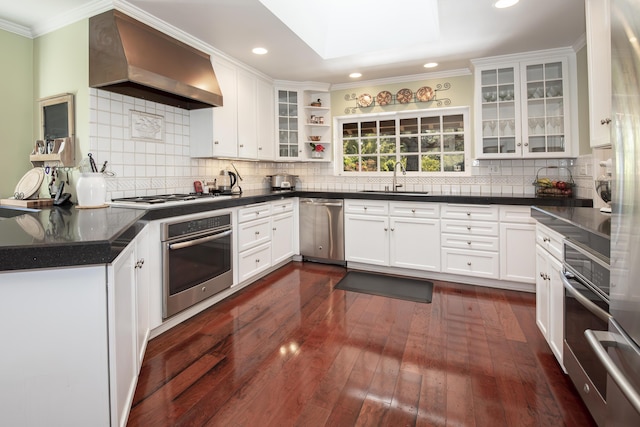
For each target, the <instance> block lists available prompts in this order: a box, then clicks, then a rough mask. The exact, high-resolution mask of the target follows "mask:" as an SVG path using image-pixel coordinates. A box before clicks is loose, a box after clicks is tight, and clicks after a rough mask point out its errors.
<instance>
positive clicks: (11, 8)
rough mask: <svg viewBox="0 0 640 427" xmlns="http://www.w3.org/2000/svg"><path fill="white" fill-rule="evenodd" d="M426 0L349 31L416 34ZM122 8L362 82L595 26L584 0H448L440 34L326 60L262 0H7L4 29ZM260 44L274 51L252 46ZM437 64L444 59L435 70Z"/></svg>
mask: <svg viewBox="0 0 640 427" xmlns="http://www.w3.org/2000/svg"><path fill="white" fill-rule="evenodd" d="M291 1H292V2H299V1H300V0H291ZM344 1H356V0H344ZM359 1H362V0H359ZM420 1H421V0H396V1H388V0H367V1H366V2H363V4H364V3H366V4H367V5H368V6H369V7H371V8H375V7H378V8H381V9H383V8H389V7H400V6H402V8H403V9H404V10H403V11H402V13H400V14H398V13H397V12H396V13H394V14H386V15H385V16H395V18H394V19H390V18H389V19H387V18H382V19H379V20H378V21H374V20H372V19H361V17H360V15H359V14H355V15H354V16H353V17H351V18H350V19H349V22H350V25H352V28H351V35H350V36H348V37H362V38H367V37H370V36H372V35H374V34H375V35H379V34H380V33H381V32H382V33H386V34H389V35H390V36H391V35H397V34H402V33H411V31H409V29H415V26H420V25H426V24H428V23H429V22H430V19H429V17H426V16H419V15H416V14H415V13H414V12H413V11H414V8H412V7H411V5H412V3H413V4H417V3H418V2H420ZM114 6H115V7H116V8H121V9H122V7H124V8H125V9H127V10H139V11H141V13H142V14H149V15H152V16H153V17H155V18H157V19H159V20H161V21H164V22H166V23H168V24H170V25H172V26H174V27H176V28H178V29H180V30H182V31H184V32H186V33H189V34H190V35H191V36H193V37H195V38H197V39H199V40H201V41H203V42H205V43H206V44H208V45H210V46H213V47H214V48H215V49H217V50H219V51H221V52H223V53H225V54H227V55H229V56H231V57H233V58H235V59H237V60H239V61H241V62H243V63H244V64H246V65H249V66H250V67H253V68H255V69H257V70H259V71H261V72H263V73H264V74H266V75H268V76H270V77H272V78H274V79H278V80H293V81H318V82H327V83H332V84H339V83H350V82H353V79H351V78H349V77H348V75H349V73H351V72H355V71H357V72H360V73H362V77H361V78H360V79H359V80H376V79H384V78H392V77H398V76H410V75H416V74H423V73H427V72H429V73H433V72H458V71H460V70H466V69H468V68H469V66H470V63H469V60H470V59H473V58H481V57H488V56H496V55H505V54H511V53H519V52H528V51H534V50H543V49H551V48H557V47H571V46H576V45H580V43H582V40H584V33H585V14H584V0H560V1H559V0H520V3H518V4H517V5H516V6H514V7H512V8H509V9H496V8H494V7H493V5H492V0H438V17H439V36H438V37H437V39H436V40H435V41H431V42H425V43H417V44H415V45H411V46H407V47H402V48H401V47H397V48H395V47H394V48H391V47H388V46H386V48H385V49H382V50H379V51H374V52H368V53H360V54H353V55H349V56H345V57H338V58H331V59H322V58H321V57H320V56H319V55H318V54H317V53H316V52H315V51H314V50H313V49H311V48H310V47H309V46H307V45H306V44H305V43H304V42H303V41H302V40H301V39H300V38H299V37H298V36H296V35H295V34H294V33H293V32H292V31H291V30H290V29H289V27H287V26H286V25H284V24H283V23H282V22H281V21H280V20H279V19H278V18H276V16H274V15H273V14H272V13H271V12H269V10H267V9H266V8H265V7H264V6H263V5H262V3H261V2H260V1H259V0H126V1H124V0H114V1H108V0H93V1H90V2H87V1H86V0H47V1H46V2H45V1H42V0H20V1H19V2H9V1H3V2H1V3H0V28H4V29H10V28H7V26H8V25H9V26H11V25H16V26H17V27H18V28H22V29H26V31H27V32H28V33H30V34H32V35H35V36H37V35H40V34H39V33H44V32H46V28H48V27H47V25H50V24H51V23H52V22H59V23H60V25H62V23H64V21H65V20H66V21H67V22H66V23H67V24H68V23H71V22H73V20H74V19H75V20H77V19H81V18H83V17H87V16H90V15H91V14H95V13H98V12H100V11H103V10H107V9H110V8H113V7H114ZM125 12H126V10H125ZM398 15H399V16H400V17H401V18H398ZM362 16H370V13H363V14H362ZM402 16H404V18H402ZM2 24H5V25H2ZM319 25H320V24H319ZM10 30H11V29H10ZM257 46H261V47H264V48H266V49H268V50H269V53H268V54H266V55H262V56H259V55H255V54H253V53H251V49H252V48H254V47H257ZM427 62H438V63H439V66H438V67H437V68H434V69H429V70H427V69H425V68H424V67H423V65H424V64H425V63H427Z"/></svg>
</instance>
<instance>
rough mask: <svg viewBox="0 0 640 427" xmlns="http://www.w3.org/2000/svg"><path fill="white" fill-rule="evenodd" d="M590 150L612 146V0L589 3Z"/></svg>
mask: <svg viewBox="0 0 640 427" xmlns="http://www.w3.org/2000/svg"><path fill="white" fill-rule="evenodd" d="M585 14H586V18H587V64H588V65H587V68H588V82H589V134H590V143H591V147H605V146H609V145H611V119H612V117H611V8H610V0H586V1H585Z"/></svg>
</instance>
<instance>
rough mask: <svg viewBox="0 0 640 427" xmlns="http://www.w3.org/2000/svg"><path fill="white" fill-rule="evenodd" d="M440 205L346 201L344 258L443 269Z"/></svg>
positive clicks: (430, 269) (375, 263)
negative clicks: (441, 260)
mask: <svg viewBox="0 0 640 427" xmlns="http://www.w3.org/2000/svg"><path fill="white" fill-rule="evenodd" d="M439 215H440V211H439V205H438V204H435V203H434V204H424V203H412V202H386V201H378V200H375V201H372V200H347V201H345V258H346V260H347V261H351V262H360V263H366V264H373V265H380V266H391V267H400V268H410V269H416V270H425V271H440V221H439Z"/></svg>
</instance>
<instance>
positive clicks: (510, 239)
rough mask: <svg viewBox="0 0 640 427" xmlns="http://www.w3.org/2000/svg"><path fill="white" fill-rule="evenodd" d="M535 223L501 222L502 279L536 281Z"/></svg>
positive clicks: (525, 281) (524, 281)
mask: <svg viewBox="0 0 640 427" xmlns="http://www.w3.org/2000/svg"><path fill="white" fill-rule="evenodd" d="M535 247H536V225H535V224H511V223H501V224H500V279H502V280H513V281H516V282H523V283H531V284H533V283H535V281H536V265H535V262H534V261H533V260H534V254H535Z"/></svg>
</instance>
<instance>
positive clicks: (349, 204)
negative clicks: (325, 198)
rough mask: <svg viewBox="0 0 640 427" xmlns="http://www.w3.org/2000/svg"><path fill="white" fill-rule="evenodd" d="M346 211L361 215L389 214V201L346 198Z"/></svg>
mask: <svg viewBox="0 0 640 427" xmlns="http://www.w3.org/2000/svg"><path fill="white" fill-rule="evenodd" d="M344 212H345V213H354V214H359V215H387V213H388V212H389V203H388V202H385V201H383V200H345V201H344Z"/></svg>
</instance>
